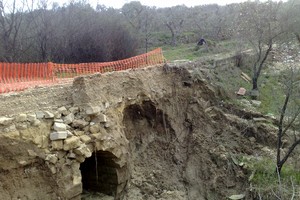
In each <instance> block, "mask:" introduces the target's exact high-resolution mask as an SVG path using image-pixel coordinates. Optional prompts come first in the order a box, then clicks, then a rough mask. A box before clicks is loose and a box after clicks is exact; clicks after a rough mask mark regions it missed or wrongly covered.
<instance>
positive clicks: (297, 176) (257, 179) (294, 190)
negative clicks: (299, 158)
mask: <svg viewBox="0 0 300 200" xmlns="http://www.w3.org/2000/svg"><path fill="white" fill-rule="evenodd" d="M244 162H245V163H246V165H247V166H248V169H249V171H251V172H252V174H251V176H250V178H249V181H250V183H251V189H252V191H254V192H255V193H256V194H257V195H258V196H260V197H261V199H276V196H275V195H277V196H281V199H291V197H292V195H295V196H294V198H295V199H299V198H300V188H299V186H300V170H299V169H298V168H296V167H295V166H294V165H291V164H289V163H286V164H285V165H284V167H283V168H282V172H281V177H280V183H279V179H278V174H277V173H276V164H275V159H274V160H272V159H270V158H261V157H260V159H254V158H252V159H244Z"/></svg>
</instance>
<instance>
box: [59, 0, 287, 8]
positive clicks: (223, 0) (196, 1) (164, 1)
mask: <svg viewBox="0 0 300 200" xmlns="http://www.w3.org/2000/svg"><path fill="white" fill-rule="evenodd" d="M53 1H55V0H53ZM75 1H76V0H75ZM86 1H87V2H89V3H90V4H91V5H92V6H93V7H95V6H96V5H97V3H98V4H102V5H105V6H106V7H113V8H121V7H122V6H123V5H124V4H125V3H129V2H131V1H132V0H86ZM139 1H140V2H141V4H142V5H147V6H156V7H172V6H176V5H183V4H184V5H186V6H188V7H191V6H197V5H204V4H219V5H226V4H231V3H240V2H245V1H247V0H219V1H218V0H139ZM252 1H254V0H252ZM261 1H266V0H261ZM273 1H280V0H273ZM283 1H285V0H283ZM56 2H59V3H60V4H62V2H67V3H68V2H70V0H56Z"/></svg>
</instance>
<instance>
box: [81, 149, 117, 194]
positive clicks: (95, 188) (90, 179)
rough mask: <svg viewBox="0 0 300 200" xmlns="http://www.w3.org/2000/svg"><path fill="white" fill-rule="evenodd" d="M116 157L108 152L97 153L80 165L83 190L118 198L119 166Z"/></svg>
mask: <svg viewBox="0 0 300 200" xmlns="http://www.w3.org/2000/svg"><path fill="white" fill-rule="evenodd" d="M115 158H116V157H115V156H114V155H113V154H112V153H111V152H108V151H97V152H94V153H93V154H92V156H91V157H89V158H87V159H86V160H85V161H84V162H83V163H81V165H80V171H81V176H82V185H83V190H85V191H88V192H100V193H103V194H106V195H109V196H114V197H117V196H118V193H119V192H118V187H119V181H118V171H119V169H120V168H119V166H118V165H117V164H116V163H115V162H114V159H115Z"/></svg>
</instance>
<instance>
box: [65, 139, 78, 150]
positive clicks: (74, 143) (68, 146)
mask: <svg viewBox="0 0 300 200" xmlns="http://www.w3.org/2000/svg"><path fill="white" fill-rule="evenodd" d="M81 144H82V142H81V141H80V139H79V137H76V136H72V137H70V138H67V139H65V140H64V150H65V151H69V150H72V149H75V148H77V147H79V146H80V145H81Z"/></svg>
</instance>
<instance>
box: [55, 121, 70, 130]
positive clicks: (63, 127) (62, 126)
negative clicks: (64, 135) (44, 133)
mask: <svg viewBox="0 0 300 200" xmlns="http://www.w3.org/2000/svg"><path fill="white" fill-rule="evenodd" d="M53 129H54V130H56V131H66V130H67V126H66V125H65V124H64V123H59V122H55V123H54V125H53Z"/></svg>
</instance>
